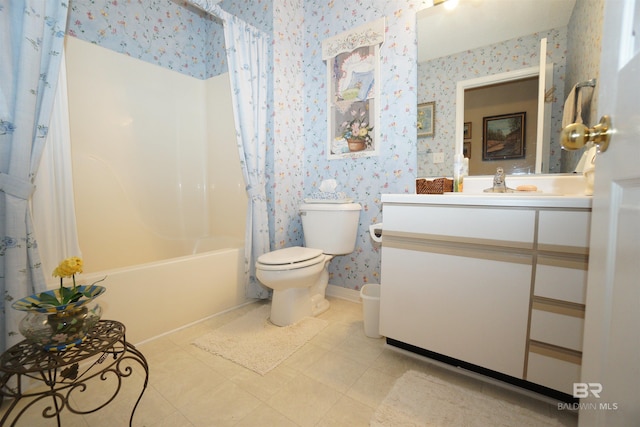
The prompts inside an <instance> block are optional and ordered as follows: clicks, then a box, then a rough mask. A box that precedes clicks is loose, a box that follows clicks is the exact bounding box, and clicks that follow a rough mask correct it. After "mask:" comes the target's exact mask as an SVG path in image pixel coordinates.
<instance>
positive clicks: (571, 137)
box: [560, 116, 613, 153]
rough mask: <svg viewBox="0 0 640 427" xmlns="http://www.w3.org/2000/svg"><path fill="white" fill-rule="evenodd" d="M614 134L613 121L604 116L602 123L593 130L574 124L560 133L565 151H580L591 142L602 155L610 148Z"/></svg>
mask: <svg viewBox="0 0 640 427" xmlns="http://www.w3.org/2000/svg"><path fill="white" fill-rule="evenodd" d="M612 133H613V129H612V128H611V119H610V118H609V116H602V118H601V119H600V123H598V124H597V125H595V126H594V127H592V128H588V127H587V126H585V125H583V124H581V123H573V124H571V125H569V126H567V127H565V128H564V129H562V132H561V133H560V143H561V144H562V148H564V149H565V150H579V149H580V148H582V147H584V146H585V145H587V144H588V143H589V142H593V143H594V144H596V146H597V147H598V152H600V153H602V152H605V151H607V148H609V141H610V140H611V134H612Z"/></svg>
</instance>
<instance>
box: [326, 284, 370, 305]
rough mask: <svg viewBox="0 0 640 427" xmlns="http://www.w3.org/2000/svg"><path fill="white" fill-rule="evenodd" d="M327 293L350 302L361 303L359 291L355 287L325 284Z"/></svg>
mask: <svg viewBox="0 0 640 427" xmlns="http://www.w3.org/2000/svg"><path fill="white" fill-rule="evenodd" d="M326 293H327V295H328V296H330V297H335V298H340V299H344V300H347V301H351V302H357V303H362V300H361V299H360V291H357V290H355V289H349V288H343V287H342V286H336V285H331V284H330V285H327V291H326Z"/></svg>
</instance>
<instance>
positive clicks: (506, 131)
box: [482, 113, 526, 160]
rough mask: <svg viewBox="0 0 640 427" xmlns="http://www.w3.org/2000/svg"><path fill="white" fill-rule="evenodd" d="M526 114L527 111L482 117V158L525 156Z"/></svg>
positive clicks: (497, 158)
mask: <svg viewBox="0 0 640 427" xmlns="http://www.w3.org/2000/svg"><path fill="white" fill-rule="evenodd" d="M525 116H526V113H513V114H503V115H500V116H490V117H484V118H483V119H482V121H483V124H484V126H483V134H482V160H503V159H518V158H521V157H524V154H525V153H524V147H525V145H524V143H525V141H524V130H525Z"/></svg>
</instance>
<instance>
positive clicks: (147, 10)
mask: <svg viewBox="0 0 640 427" xmlns="http://www.w3.org/2000/svg"><path fill="white" fill-rule="evenodd" d="M270 3H271V2H270V1H268V0H255V1H234V0H225V1H223V2H222V3H221V4H220V6H221V7H222V8H223V9H225V10H226V11H227V12H230V13H233V14H234V15H236V16H239V17H241V18H243V19H244V20H246V21H247V22H249V23H250V24H251V25H253V26H255V27H257V28H259V29H261V30H263V31H265V32H267V33H269V34H270V33H271V28H272V25H273V24H272V20H273V17H272V12H271V6H270ZM67 33H68V34H70V35H72V36H74V37H78V38H80V39H82V40H85V41H88V42H91V43H95V44H98V45H100V46H102V47H105V48H107V49H111V50H113V51H116V52H119V53H123V54H125V55H129V56H132V57H134V58H138V59H140V60H143V61H146V62H150V63H153V64H157V65H160V66H161V67H165V68H169V69H171V70H175V71H178V72H180V73H183V74H187V75H190V76H192V77H196V78H200V79H206V78H209V77H212V76H217V75H219V74H222V73H225V72H226V71H227V64H226V57H225V53H224V34H223V32H222V23H221V22H220V21H219V20H218V19H217V18H214V17H212V16H211V15H209V14H207V13H205V12H203V11H201V10H200V9H198V8H196V7H194V6H191V5H189V4H188V2H187V1H185V0H144V1H141V0H71V1H70V11H69V21H68V29H67Z"/></svg>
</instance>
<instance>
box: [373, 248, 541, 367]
mask: <svg viewBox="0 0 640 427" xmlns="http://www.w3.org/2000/svg"><path fill="white" fill-rule="evenodd" d="M382 258H383V259H384V262H383V266H382V279H383V282H382V283H383V285H382V287H381V298H380V310H381V311H380V330H381V333H382V334H383V335H385V336H387V337H391V338H393V339H396V340H399V341H402V342H405V343H408V344H412V345H415V346H417V347H420V348H424V349H427V350H431V351H434V352H437V353H441V354H444V355H446V356H450V357H453V358H456V359H460V360H463V361H465V362H469V363H473V364H475V365H479V366H482V367H484V368H488V369H492V370H495V371H498V372H502V373H505V374H508V375H511V376H514V377H516V378H522V376H523V361H524V358H525V347H526V336H527V317H528V312H529V294H530V288H531V269H532V265H531V262H532V260H531V257H530V256H526V255H510V254H507V253H502V252H496V253H485V254H484V257H483V254H482V251H478V256H476V257H469V256H465V257H462V256H456V255H451V254H443V253H432V252H426V251H417V250H407V249H398V248H393V247H383V249H382Z"/></svg>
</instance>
